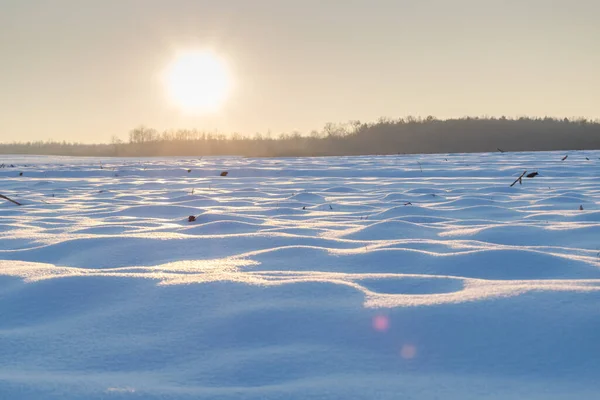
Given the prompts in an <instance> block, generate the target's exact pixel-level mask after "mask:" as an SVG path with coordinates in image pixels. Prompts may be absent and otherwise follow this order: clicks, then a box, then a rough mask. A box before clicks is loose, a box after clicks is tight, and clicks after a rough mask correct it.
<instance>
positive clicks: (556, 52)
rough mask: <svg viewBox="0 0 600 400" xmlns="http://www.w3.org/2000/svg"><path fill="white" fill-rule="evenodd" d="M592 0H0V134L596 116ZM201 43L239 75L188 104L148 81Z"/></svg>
mask: <svg viewBox="0 0 600 400" xmlns="http://www.w3.org/2000/svg"><path fill="white" fill-rule="evenodd" d="M599 18H600V1H598V0H570V1H567V0H429V1H428V0H371V1H368V0H329V1H328V0H289V1H286V0H279V1H277V0H210V1H208V0H206V1H205V0H168V1H167V0H161V1H158V0H95V1H91V0H90V1H86V0H47V1H43V0H37V1H33V0H0V141H12V140H37V139H50V138H53V139H56V140H63V139H64V140H71V141H80V142H98V141H102V142H106V141H109V140H110V137H111V136H112V135H119V136H121V137H123V138H125V137H126V135H127V132H128V131H129V130H130V129H131V128H134V127H135V126H137V125H139V124H142V123H143V124H145V125H148V126H152V127H155V128H157V129H160V130H162V129H167V128H191V127H196V128H203V129H209V130H213V129H218V130H220V131H225V132H231V131H239V132H243V133H254V132H257V131H260V132H263V133H264V132H266V131H267V130H269V129H270V130H271V131H273V133H279V132H282V131H285V132H291V131H293V130H299V131H302V132H308V131H310V130H311V129H314V128H318V129H320V128H321V127H322V126H323V124H324V123H326V122H328V121H331V122H343V121H347V120H350V119H359V120H362V121H371V120H375V119H377V118H378V117H380V116H389V117H398V116H405V115H409V114H412V115H422V116H426V115H429V114H431V115H434V116H437V117H440V118H443V117H452V116H465V115H486V114H487V115H503V114H504V115H508V116H517V115H525V114H527V115H540V116H544V115H551V116H567V117H571V116H586V117H592V118H597V117H600V73H599V71H600V23H599V22H598V21H599ZM207 47H208V48H211V49H212V50H213V51H214V52H216V53H218V54H219V55H220V56H221V57H223V58H224V59H226V60H227V62H228V63H229V66H230V69H231V71H232V74H233V76H234V79H235V83H234V90H233V92H232V95H231V97H230V98H229V100H228V101H227V102H226V103H225V105H224V107H223V108H222V109H221V111H219V112H218V113H216V114H212V115H200V116H198V115H189V114H184V113H182V112H181V110H180V109H178V108H176V107H174V106H173V105H172V104H171V103H170V102H169V101H168V99H167V95H166V90H165V88H164V86H163V84H162V82H161V81H160V79H159V75H160V73H161V71H163V70H164V69H165V67H166V65H168V64H169V62H170V61H171V60H172V59H173V57H174V54H175V53H176V52H177V51H181V50H185V49H188V48H190V49H194V48H207Z"/></svg>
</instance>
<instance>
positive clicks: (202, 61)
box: [165, 51, 231, 113]
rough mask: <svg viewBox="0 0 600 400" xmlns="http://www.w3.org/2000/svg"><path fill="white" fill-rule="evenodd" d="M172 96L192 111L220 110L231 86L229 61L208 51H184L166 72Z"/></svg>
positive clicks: (182, 106) (179, 104)
mask: <svg viewBox="0 0 600 400" xmlns="http://www.w3.org/2000/svg"><path fill="white" fill-rule="evenodd" d="M165 84H166V87H167V89H168V92H169V97H170V99H171V100H172V101H173V102H174V103H175V104H177V105H178V106H179V107H181V108H182V109H183V110H185V111H188V112H196V113H197V112H201V113H203V112H215V111H218V110H219V109H220V108H221V106H222V105H223V103H224V102H225V100H226V99H227V97H228V96H229V92H230V89H231V78H230V75H229V69H228V68H227V65H226V63H225V62H224V61H223V60H222V59H221V58H219V57H218V56H217V55H215V54H213V53H211V52H207V51H194V52H186V53H182V54H180V55H179V56H178V57H177V58H176V59H175V61H174V62H173V63H172V64H171V65H170V66H169V68H168V69H167V72H166V83H165Z"/></svg>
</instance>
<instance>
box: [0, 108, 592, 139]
mask: <svg viewBox="0 0 600 400" xmlns="http://www.w3.org/2000/svg"><path fill="white" fill-rule="evenodd" d="M428 118H432V120H431V121H429V120H428ZM468 120H473V121H503V120H504V121H513V122H518V121H521V120H527V121H538V122H539V121H546V120H550V121H552V122H558V123H562V122H568V123H574V124H577V123H580V122H582V121H584V122H585V123H587V124H591V125H600V118H594V119H591V118H587V117H583V116H572V117H563V116H548V115H544V116H532V115H519V116H507V115H500V116H495V115H479V116H478V115H465V116H461V117H450V118H437V117H436V116H434V115H427V116H423V115H406V116H403V117H396V118H392V117H379V118H378V119H376V120H373V121H358V120H349V121H339V122H328V123H326V124H325V125H324V126H323V127H321V128H318V129H311V130H310V131H297V130H296V131H291V132H273V131H267V132H252V133H250V132H236V131H232V132H223V131H219V130H218V129H214V130H207V129H201V128H193V127H192V128H166V129H162V130H159V129H156V128H155V127H152V126H149V125H146V124H138V125H137V126H135V127H132V128H131V129H129V130H128V131H127V132H125V133H122V134H120V135H115V134H113V135H111V138H109V139H108V140H104V141H92V142H83V141H68V140H56V139H54V138H48V139H45V140H24V141H14V140H13V141H0V145H3V146H6V145H12V144H26V143H45V144H63V143H66V144H68V145H83V146H87V145H112V144H115V140H116V141H117V142H118V144H127V143H129V140H128V137H130V134H131V132H133V131H136V130H139V129H144V130H150V131H153V132H154V133H156V134H158V135H161V134H172V133H174V132H196V133H201V134H202V133H204V134H207V135H214V137H215V138H216V137H217V136H220V135H225V136H226V138H227V140H240V139H241V140H265V139H269V140H287V139H289V138H290V137H292V136H295V135H300V136H301V137H305V138H310V137H311V136H313V134H315V133H318V134H319V136H318V137H319V138H325V137H326V130H327V126H328V125H331V127H332V128H334V129H335V128H346V129H351V128H352V127H353V123H355V122H358V123H360V125H363V126H376V125H379V124H381V123H392V124H396V123H406V124H408V123H411V122H412V123H419V124H420V123H430V122H450V121H468ZM347 133H350V132H347ZM157 140H158V141H162V140H163V139H158V138H157Z"/></svg>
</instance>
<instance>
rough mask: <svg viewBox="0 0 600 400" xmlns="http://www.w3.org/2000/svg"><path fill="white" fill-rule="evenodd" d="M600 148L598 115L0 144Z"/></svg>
mask: <svg viewBox="0 0 600 400" xmlns="http://www.w3.org/2000/svg"><path fill="white" fill-rule="evenodd" d="M498 149H501V150H502V151H549V150H590V149H600V121H599V120H588V119H585V118H575V119H568V118H564V119H558V118H549V117H544V118H532V117H521V118H506V117H500V118H494V117H464V118H455V119H444V120H441V119H437V118H435V117H433V116H428V117H426V118H419V117H406V118H398V119H390V118H380V119H379V120H378V121H375V122H369V123H364V122H361V121H349V122H346V123H340V124H334V123H328V124H326V125H325V126H324V127H323V129H321V130H320V131H316V130H315V131H312V132H310V133H309V134H305V135H303V134H300V133H299V132H292V133H282V134H279V135H276V136H274V135H272V134H270V133H267V134H261V133H256V134H254V135H243V134H239V133H232V134H224V133H219V132H207V131H202V130H196V129H179V130H166V131H163V132H159V131H157V130H156V129H152V128H148V127H145V126H139V127H137V128H135V129H132V130H131V131H130V132H129V136H128V140H127V141H124V140H121V139H120V138H118V137H116V136H113V138H112V140H111V143H104V144H82V143H68V142H54V141H50V142H44V141H38V142H26V143H16V142H15V143H4V144H0V153H2V154H41V155H65V156H102V157H106V156H118V157H129V156H203V155H237V156H247V157H293V156H345V155H368V154H409V153H469V152H490V151H497V150H498Z"/></svg>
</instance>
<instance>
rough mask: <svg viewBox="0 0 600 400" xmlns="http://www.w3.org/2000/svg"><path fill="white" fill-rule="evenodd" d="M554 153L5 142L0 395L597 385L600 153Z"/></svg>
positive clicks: (187, 395)
mask: <svg viewBox="0 0 600 400" xmlns="http://www.w3.org/2000/svg"><path fill="white" fill-rule="evenodd" d="M563 156H564V154H563V153H556V152H545V153H503V154H500V153H497V154H453V155H451V154H438V155H398V156H386V157H378V156H370V157H331V158H294V159H250V158H236V157H221V158H218V157H210V158H202V159H198V158H196V159H182V158H161V159H158V158H144V159H142V158H139V159H94V158H68V157H43V156H4V157H3V158H2V160H1V162H2V163H5V164H9V165H10V164H14V165H15V168H2V169H0V193H1V194H4V195H6V196H9V197H11V198H14V199H15V200H18V201H20V202H22V203H23V204H24V205H23V206H21V207H18V206H15V205H14V204H11V203H9V202H6V201H4V202H1V203H0V398H3V399H4V398H6V399H9V398H10V399H83V398H85V399H198V398H210V399H281V398H286V399H306V398H319V399H461V400H462V399H517V398H518V399H525V398H526V399H571V398H595V397H597V393H598V391H599V390H600V381H599V380H598V374H599V373H600V362H598V360H599V359H600V341H599V340H598V337H599V336H598V335H599V332H600V308H598V304H600V303H599V302H598V301H599V300H600V268H599V267H600V208H599V207H598V204H600V177H599V176H598V166H599V162H600V161H599V156H600V152H594V151H587V152H570V155H569V157H568V159H567V160H565V161H561V158H562V157H563ZM586 157H588V158H589V159H590V160H586V159H585V158H586ZM188 169H191V171H190V172H188V171H187V170H188ZM524 170H527V171H528V172H533V171H539V173H540V175H539V176H537V177H535V178H533V179H527V178H524V179H523V184H522V185H519V184H517V185H515V186H514V187H512V188H511V187H509V185H510V183H512V182H513V181H514V179H516V178H517V177H518V176H519V175H520V174H521V173H522V172H523V171H524ZM221 171H228V172H229V175H228V176H227V177H220V176H219V174H220V172H221ZM19 172H23V175H22V176H19ZM580 206H583V210H580V209H579V207H580ZM189 215H195V216H196V217H197V220H196V221H195V222H188V216H189Z"/></svg>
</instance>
